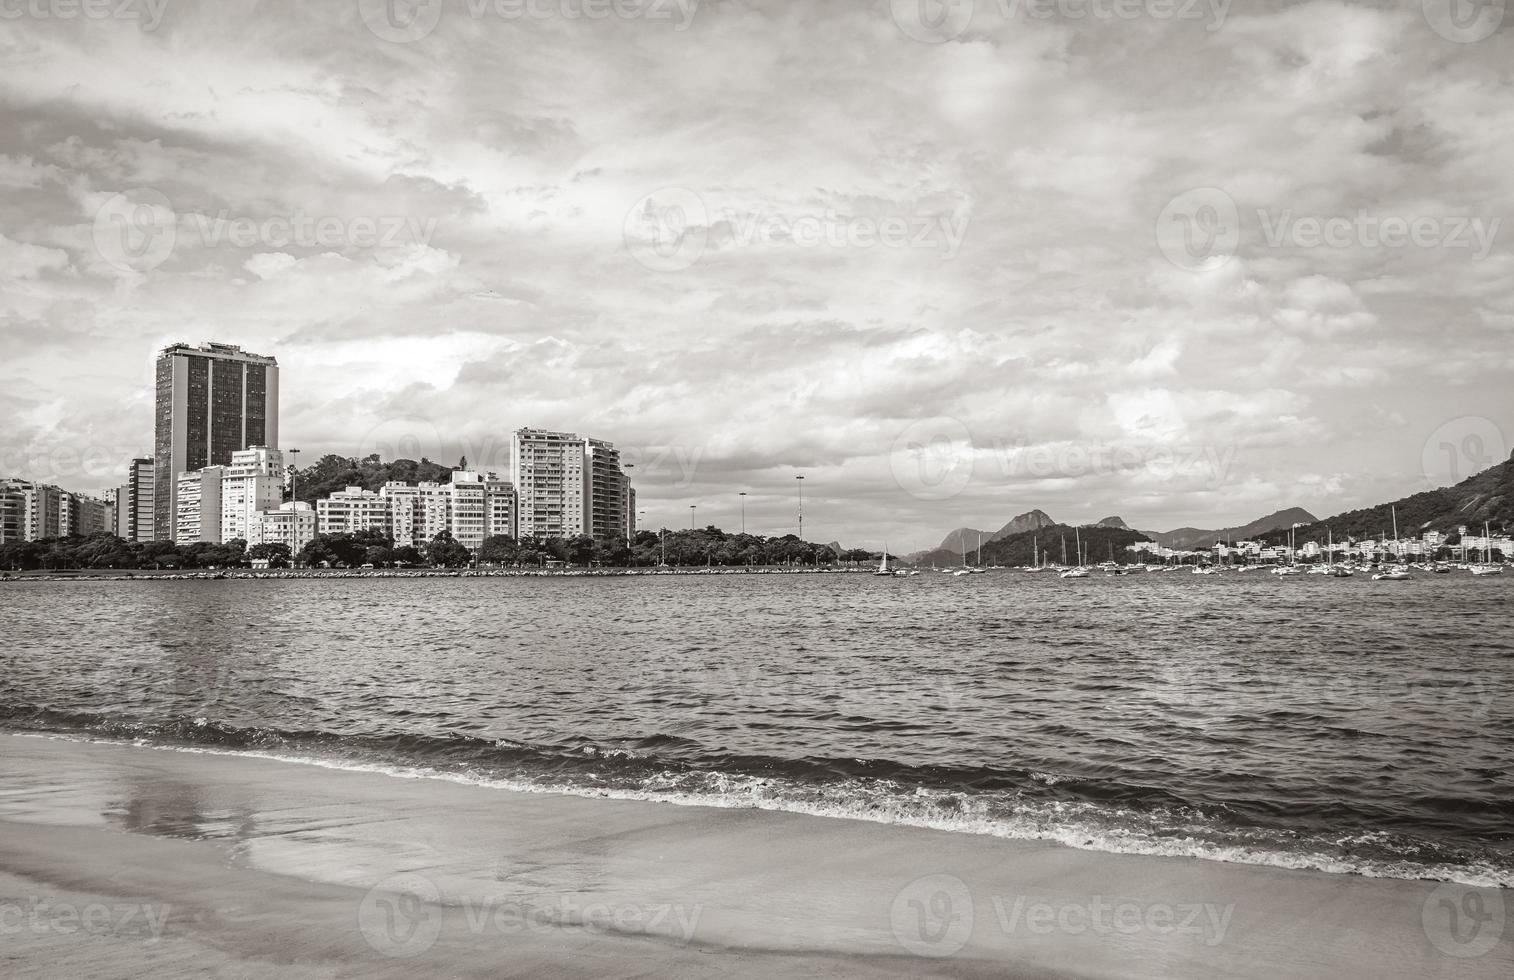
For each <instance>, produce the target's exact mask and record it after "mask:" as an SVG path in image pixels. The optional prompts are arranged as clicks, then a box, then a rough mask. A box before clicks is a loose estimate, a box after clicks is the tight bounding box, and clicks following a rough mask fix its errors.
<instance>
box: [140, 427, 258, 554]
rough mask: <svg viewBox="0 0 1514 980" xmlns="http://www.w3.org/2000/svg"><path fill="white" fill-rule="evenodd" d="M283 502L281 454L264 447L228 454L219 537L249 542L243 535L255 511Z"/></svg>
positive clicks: (254, 447)
mask: <svg viewBox="0 0 1514 980" xmlns="http://www.w3.org/2000/svg"><path fill="white" fill-rule="evenodd" d="M159 496H160V497H161V496H163V495H162V494H159ZM283 501H284V454H283V453H281V452H279V451H278V450H277V449H270V448H269V447H267V446H253V447H252V448H250V449H240V450H237V451H236V452H234V453H232V454H231V464H230V465H229V466H227V467H226V468H225V470H224V471H223V472H222V474H221V540H222V541H223V542H224V541H230V540H232V539H233V538H242V539H243V540H247V541H250V540H251V539H250V538H248V537H247V535H248V534H249V533H251V530H252V524H253V521H255V520H256V519H257V515H258V512H259V511H269V510H271V511H276V510H278V509H279V506H280V505H281V504H282V503H283Z"/></svg>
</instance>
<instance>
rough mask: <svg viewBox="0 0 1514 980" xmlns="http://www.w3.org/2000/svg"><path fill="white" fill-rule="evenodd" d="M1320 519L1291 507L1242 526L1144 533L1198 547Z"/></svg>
mask: <svg viewBox="0 0 1514 980" xmlns="http://www.w3.org/2000/svg"><path fill="white" fill-rule="evenodd" d="M1317 520H1319V518H1317V517H1315V516H1314V515H1313V514H1311V513H1309V512H1308V511H1307V510H1304V509H1303V508H1302V507H1289V508H1287V509H1285V510H1280V511H1277V512H1275V513H1272V514H1268V515H1267V516H1266V517H1259V518H1257V519H1256V520H1254V521H1252V522H1251V523H1250V524H1242V525H1241V526H1240V527H1222V528H1217V529H1214V530H1205V529H1203V528H1197V527H1180V528H1178V529H1177V530H1174V531H1143V532H1141V533H1143V534H1145V535H1146V536H1147V537H1149V538H1150V539H1151V540H1153V541H1155V542H1156V543H1157V544H1160V545H1161V546H1162V547H1164V548H1176V549H1178V550H1181V551H1191V550H1193V549H1195V548H1209V547H1212V546H1213V545H1214V544H1215V543H1216V542H1223V541H1244V540H1246V539H1248V538H1254V537H1257V536H1258V535H1262V534H1266V533H1268V532H1269V531H1286V530H1288V529H1289V528H1291V527H1292V526H1293V525H1295V524H1313V523H1314V522H1315V521H1317Z"/></svg>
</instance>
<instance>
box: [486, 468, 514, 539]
mask: <svg viewBox="0 0 1514 980" xmlns="http://www.w3.org/2000/svg"><path fill="white" fill-rule="evenodd" d="M484 525H485V526H484V536H485V537H490V538H492V537H495V536H497V535H501V534H503V535H508V536H509V537H512V538H514V537H517V536H518V535H517V533H516V523H515V484H513V483H511V482H510V481H509V480H506V479H504V478H503V477H500V476H497V475H495V474H493V473H489V474H486V475H485V476H484Z"/></svg>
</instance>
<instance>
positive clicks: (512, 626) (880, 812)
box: [0, 570, 1514, 887]
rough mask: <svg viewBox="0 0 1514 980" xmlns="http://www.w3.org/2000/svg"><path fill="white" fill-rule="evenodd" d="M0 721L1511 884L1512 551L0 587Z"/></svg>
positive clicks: (144, 740) (421, 771)
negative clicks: (1488, 571)
mask: <svg viewBox="0 0 1514 980" xmlns="http://www.w3.org/2000/svg"><path fill="white" fill-rule="evenodd" d="M0 731H9V732H22V733H32V734H48V735H57V736H63V737H71V738H83V739H91V740H104V741H124V742H136V743H140V744H144V745H151V746H160V747H169V748H178V749H186V750H193V751H214V752H226V753H255V754H259V755H267V756H274V757H278V758H286V759H296V760H303V761H307V762H312V763H316V764H320V765H328V766H334V767H341V768H353V769H364V770H369V771H379V772H385V773H392V774H394V775H396V776H409V777H414V776H425V777H434V778H443V779H452V780H460V781H467V782H474V783H480V784H484V785H496V786H500V787H504V788H511V789H525V790H538V791H555V792H568V793H576V794H584V795H603V796H616V797H628V798H643V799H653V800H664V801H667V802H670V803H701V804H711V805H717V806H740V807H745V806H754V807H765V808H771V809H779V810H793V811H801V812H806V813H815V814H821V815H831V816H836V817H854V818H861V819H866V820H877V821H888V822H897V823H905V824H914V825H920V826H928V827H936V828H941V829H946V830H951V831H958V832H963V833H978V834H993V835H1000V836H1004V837H1012V838H1028V839H1045V840H1052V841H1060V842H1062V843H1065V844H1068V845H1071V846H1074V847H1082V848H1091V849H1098V850H1107V851H1124V852H1139V853H1149V854H1174V855H1191V856H1197V857H1201V858H1208V859H1214V860H1224V861H1242V862H1251V863H1264V864H1272V865H1278V866H1284V867H1310V868H1320V869H1324V870H1328V871H1336V872H1347V873H1358V874H1367V875H1375V876H1388V877H1403V878H1429V879H1442V880H1455V881H1461V882H1466V883H1476V884H1497V885H1503V886H1505V887H1508V886H1511V885H1514V773H1511V763H1514V575H1507V574H1506V575H1503V576H1498V577H1489V578H1480V579H1473V578H1471V577H1470V576H1468V575H1467V574H1466V573H1456V574H1453V575H1441V576H1430V575H1424V574H1420V575H1418V576H1417V577H1416V579H1415V580H1414V581H1410V582H1372V581H1369V580H1367V579H1365V578H1364V577H1358V578H1355V579H1344V580H1336V579H1329V578H1325V577H1323V576H1300V577H1295V578H1284V579H1279V578H1276V577H1274V576H1271V575H1267V574H1265V573H1249V574H1232V575H1226V576H1195V575H1189V574H1161V575H1135V576H1126V577H1102V576H1099V575H1097V574H1096V576H1095V577H1094V578H1091V579H1088V580H1082V581H1077V580H1061V579H1058V578H1056V577H1055V576H1054V575H1052V574H1050V573H1041V574H1027V573H1024V572H1018V571H1008V570H1006V571H995V572H990V573H988V574H985V575H976V576H971V577H952V576H947V575H937V574H923V575H919V576H915V577H912V578H908V579H890V578H875V577H873V576H871V575H714V576H704V575H693V576H639V577H611V578H574V577H556V578H487V579H482V578H481V579H467V578H464V579H367V580H354V579H338V580H325V581H320V580H288V581H274V580H264V581H245V580H243V581H237V580H227V581H188V582H186V581H160V582H151V581H140V580H139V581H134V582H106V581H94V582H90V581H77V582H36V581H23V582H7V583H0Z"/></svg>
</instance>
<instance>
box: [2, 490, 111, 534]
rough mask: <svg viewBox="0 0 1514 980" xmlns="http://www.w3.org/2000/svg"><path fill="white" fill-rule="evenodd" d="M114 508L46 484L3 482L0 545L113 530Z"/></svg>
mask: <svg viewBox="0 0 1514 980" xmlns="http://www.w3.org/2000/svg"><path fill="white" fill-rule="evenodd" d="M110 522H111V508H110V506H109V505H108V504H106V503H105V501H103V500H99V499H97V498H95V497H91V496H89V495H88V494H82V493H69V492H68V491H67V490H63V489H60V488H58V487H55V486H52V485H51V484H47V483H36V482H33V481H31V480H17V479H6V480H0V544H4V543H6V542H10V541H36V540H38V539H40V538H66V537H68V536H69V535H71V534H80V535H90V534H98V533H99V532H101V531H109V530H111V523H110Z"/></svg>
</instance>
